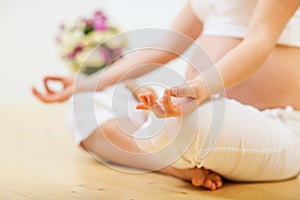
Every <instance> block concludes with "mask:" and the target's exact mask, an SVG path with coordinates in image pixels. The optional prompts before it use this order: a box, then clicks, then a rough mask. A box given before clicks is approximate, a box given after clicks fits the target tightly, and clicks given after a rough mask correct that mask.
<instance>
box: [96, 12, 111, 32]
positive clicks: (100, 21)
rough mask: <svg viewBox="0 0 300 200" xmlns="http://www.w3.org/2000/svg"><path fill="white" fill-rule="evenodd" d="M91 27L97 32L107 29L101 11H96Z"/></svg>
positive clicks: (105, 19)
mask: <svg viewBox="0 0 300 200" xmlns="http://www.w3.org/2000/svg"><path fill="white" fill-rule="evenodd" d="M93 27H94V29H95V30H98V31H105V30H107V29H108V26H107V18H106V16H105V14H104V12H102V11H99V10H98V11H96V12H95V14H94V22H93Z"/></svg>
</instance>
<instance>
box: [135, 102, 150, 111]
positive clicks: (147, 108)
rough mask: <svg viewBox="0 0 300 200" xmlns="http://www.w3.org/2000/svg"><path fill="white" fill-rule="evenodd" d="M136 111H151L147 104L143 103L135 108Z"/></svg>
mask: <svg viewBox="0 0 300 200" xmlns="http://www.w3.org/2000/svg"><path fill="white" fill-rule="evenodd" d="M135 108H136V109H138V110H150V108H149V107H148V106H146V105H145V104H143V103H139V104H137V105H136V106H135Z"/></svg>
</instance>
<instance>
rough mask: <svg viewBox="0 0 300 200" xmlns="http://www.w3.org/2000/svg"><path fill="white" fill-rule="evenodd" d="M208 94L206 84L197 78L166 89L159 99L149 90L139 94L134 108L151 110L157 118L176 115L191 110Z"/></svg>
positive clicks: (186, 113) (181, 114) (187, 112)
mask: <svg viewBox="0 0 300 200" xmlns="http://www.w3.org/2000/svg"><path fill="white" fill-rule="evenodd" d="M208 96H209V92H208V90H207V87H206V85H205V84H204V82H203V81H202V80H201V79H199V78H197V79H194V80H191V81H188V82H187V84H185V85H182V86H178V87H173V88H171V89H166V90H165V91H164V95H163V97H162V98H160V99H156V97H155V95H153V94H152V93H150V92H148V93H145V94H140V95H139V99H140V101H141V103H140V104H138V105H137V106H136V108H137V109H142V110H151V111H152V112H153V113H154V114H155V115H156V116H157V117H158V118H166V117H178V116H183V115H188V114H190V113H191V112H193V111H194V110H195V109H196V108H197V107H198V106H199V104H200V103H201V102H203V100H205V99H206V98H208Z"/></svg>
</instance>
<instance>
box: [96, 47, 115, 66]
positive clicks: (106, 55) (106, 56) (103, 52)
mask: <svg viewBox="0 0 300 200" xmlns="http://www.w3.org/2000/svg"><path fill="white" fill-rule="evenodd" d="M99 53H100V54H101V55H102V56H103V58H104V62H105V63H106V64H109V63H111V62H112V58H111V56H110V52H109V50H107V49H105V48H101V49H100V50H99Z"/></svg>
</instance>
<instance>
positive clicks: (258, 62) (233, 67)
mask: <svg viewBox="0 0 300 200" xmlns="http://www.w3.org/2000/svg"><path fill="white" fill-rule="evenodd" d="M261 44H263V45H261ZM274 45H275V42H273V41H268V39H267V38H249V39H245V40H244V41H243V42H241V43H240V44H239V45H238V46H237V47H235V48H234V49H233V50H231V51H230V52H229V53H228V54H226V55H225V56H224V57H223V58H221V59H220V60H219V61H218V62H216V63H215V64H214V66H212V67H211V68H209V69H207V70H206V71H204V72H203V79H204V80H205V82H206V83H207V87H208V89H209V93H210V94H214V93H218V92H220V91H221V90H223V89H225V88H228V87H231V86H234V85H236V84H238V83H240V82H242V81H244V80H246V79H247V78H249V77H250V76H251V75H252V74H253V73H254V72H255V71H256V70H257V69H258V68H259V67H260V66H262V65H263V63H264V62H265V61H266V59H267V58H268V56H269V55H270V53H271V51H272V49H273V48H274Z"/></svg>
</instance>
